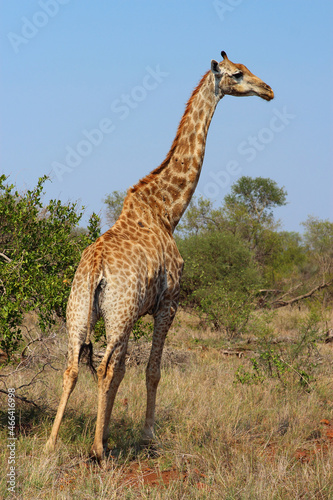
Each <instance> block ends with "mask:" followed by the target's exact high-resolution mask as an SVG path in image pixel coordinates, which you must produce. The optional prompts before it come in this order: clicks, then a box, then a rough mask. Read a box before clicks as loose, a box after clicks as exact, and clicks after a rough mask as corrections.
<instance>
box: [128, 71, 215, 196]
mask: <svg viewBox="0 0 333 500" xmlns="http://www.w3.org/2000/svg"><path fill="white" fill-rule="evenodd" d="M209 73H210V70H209V71H207V73H205V74H204V75H203V77H202V78H201V80H200V82H199V83H198V85H197V86H196V87H195V89H194V90H193V92H192V94H191V97H190V98H189V100H188V101H187V103H186V107H185V112H184V114H183V117H182V119H181V120H180V123H179V125H178V129H177V133H176V137H175V138H174V140H173V143H172V145H171V148H170V150H169V152H168V154H167V156H166V157H165V159H164V160H163V162H162V163H161V165H159V166H158V167H156V168H155V169H154V170H152V171H151V172H150V173H149V174H148V175H146V176H145V177H143V178H142V179H140V180H139V182H138V183H137V184H135V185H134V186H133V187H131V188H130V189H129V190H128V194H130V193H135V192H136V191H138V189H140V188H141V187H142V186H145V185H146V184H149V183H150V182H152V181H153V180H154V179H155V176H156V175H158V174H160V173H161V172H162V170H164V168H165V167H167V166H168V164H169V161H170V159H171V158H172V155H173V153H174V151H175V149H176V147H177V145H178V141H179V137H180V135H181V131H182V128H183V126H184V123H185V121H186V118H187V115H188V114H189V112H190V110H191V107H192V104H193V101H194V99H195V97H196V95H197V94H198V92H199V91H200V89H201V87H202V85H203V84H204V82H205V81H206V78H207V76H208V75H209Z"/></svg>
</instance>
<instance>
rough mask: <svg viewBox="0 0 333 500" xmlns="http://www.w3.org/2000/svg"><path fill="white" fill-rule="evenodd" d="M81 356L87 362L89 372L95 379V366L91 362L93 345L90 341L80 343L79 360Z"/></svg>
mask: <svg viewBox="0 0 333 500" xmlns="http://www.w3.org/2000/svg"><path fill="white" fill-rule="evenodd" d="M82 356H83V357H84V361H85V362H86V363H87V365H88V367H89V369H90V371H91V373H92V374H93V376H94V378H95V379H96V377H97V372H96V368H95V367H94V362H93V345H92V343H91V341H89V342H88V343H86V342H85V343H84V344H82V346H81V349H80V354H79V361H80V359H81V357H82Z"/></svg>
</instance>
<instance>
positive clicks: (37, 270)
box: [0, 176, 99, 357]
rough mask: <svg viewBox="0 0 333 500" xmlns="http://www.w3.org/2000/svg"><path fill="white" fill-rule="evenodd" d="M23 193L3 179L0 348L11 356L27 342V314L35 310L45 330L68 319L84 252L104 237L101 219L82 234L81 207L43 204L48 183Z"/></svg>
mask: <svg viewBox="0 0 333 500" xmlns="http://www.w3.org/2000/svg"><path fill="white" fill-rule="evenodd" d="M46 180H47V177H46V176H44V177H42V178H40V179H39V181H38V184H37V186H36V188H34V189H32V190H28V191H27V192H26V193H24V194H20V193H18V192H17V191H16V190H14V186H13V185H5V181H6V177H5V176H1V177H0V193H1V194H0V225H1V234H0V252H1V255H0V309H1V318H0V334H1V337H0V346H1V348H2V349H3V350H4V351H5V352H6V353H7V355H8V356H9V357H10V356H11V355H12V353H14V352H15V351H16V350H17V349H18V346H19V342H20V340H21V338H22V332H21V329H20V324H21V323H22V320H23V316H24V313H25V312H27V311H32V310H34V311H36V312H37V313H38V320H39V326H40V328H41V330H42V331H45V330H46V329H47V328H48V327H50V326H51V325H52V324H54V321H55V318H56V317H57V316H58V317H61V318H64V317H65V310H66V304H67V299H68V295H69V292H70V284H71V281H72V279H73V276H74V272H75V270H76V267H77V264H78V262H79V260H80V256H81V253H82V250H83V249H84V248H85V247H86V246H87V245H88V244H90V243H91V242H92V241H93V240H94V239H95V237H96V236H97V235H98V234H99V218H98V217H97V216H96V215H95V214H94V215H93V216H92V218H91V219H90V226H89V227H90V232H88V233H86V234H83V233H79V234H77V235H74V234H73V229H74V228H75V227H76V226H77V225H78V223H79V221H80V219H81V217H82V211H81V212H80V211H78V207H77V205H76V203H68V204H62V203H61V202H60V201H59V200H51V201H50V202H49V203H48V205H47V206H43V204H42V195H43V185H44V183H45V182H46Z"/></svg>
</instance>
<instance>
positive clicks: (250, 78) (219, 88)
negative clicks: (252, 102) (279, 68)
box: [211, 51, 274, 101]
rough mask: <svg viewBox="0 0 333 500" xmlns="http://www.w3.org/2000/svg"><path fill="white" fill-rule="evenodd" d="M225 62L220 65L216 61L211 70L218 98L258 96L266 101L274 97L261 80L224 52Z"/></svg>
mask: <svg viewBox="0 0 333 500" xmlns="http://www.w3.org/2000/svg"><path fill="white" fill-rule="evenodd" d="M221 55H222V57H223V61H221V62H220V63H218V62H217V61H215V60H214V59H213V60H212V63H211V70H212V73H213V74H214V77H215V94H216V96H217V97H218V98H222V97H223V96H224V95H226V94H227V95H234V96H238V97H240V96H249V95H257V96H259V97H262V98H263V99H265V100H266V101H270V100H271V99H273V97H274V92H273V90H272V89H271V88H270V87H269V85H267V84H266V83H264V82H263V81H262V80H260V78H258V77H257V76H255V75H254V74H253V73H251V71H249V70H248V69H247V67H246V66H244V65H243V64H235V63H233V62H231V61H230V60H229V59H228V56H227V54H226V53H225V52H224V51H222V52H221Z"/></svg>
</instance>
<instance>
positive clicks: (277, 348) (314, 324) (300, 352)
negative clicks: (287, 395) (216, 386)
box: [235, 312, 320, 391]
mask: <svg viewBox="0 0 333 500" xmlns="http://www.w3.org/2000/svg"><path fill="white" fill-rule="evenodd" d="M319 319H320V318H319V316H318V315H317V314H316V313H313V312H310V313H309V314H308V316H307V317H306V319H305V320H304V321H303V322H302V323H301V325H300V327H299V332H298V336H297V338H296V340H295V342H292V343H281V344H278V343H276V342H275V341H274V339H273V337H272V336H271V335H269V334H268V330H267V328H265V332H264V334H262V335H261V336H260V341H259V345H258V357H257V358H251V360H250V361H251V365H252V366H251V368H252V371H247V370H246V369H245V368H244V366H243V365H242V366H240V367H239V368H238V370H237V372H236V375H235V377H236V382H239V383H241V384H257V383H261V382H263V381H264V380H266V379H267V378H271V379H277V380H278V381H279V382H280V383H281V384H282V386H283V387H285V388H286V387H288V386H289V385H290V384H293V383H294V382H295V381H296V383H297V384H299V385H300V386H301V387H302V388H304V389H305V390H307V391H309V390H311V389H312V386H311V382H313V381H314V380H315V369H316V367H317V365H318V362H317V357H318V356H317V354H318V353H317V348H316V343H317V341H318V339H319V337H320V335H319V326H318V321H319ZM259 335H260V332H259Z"/></svg>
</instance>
